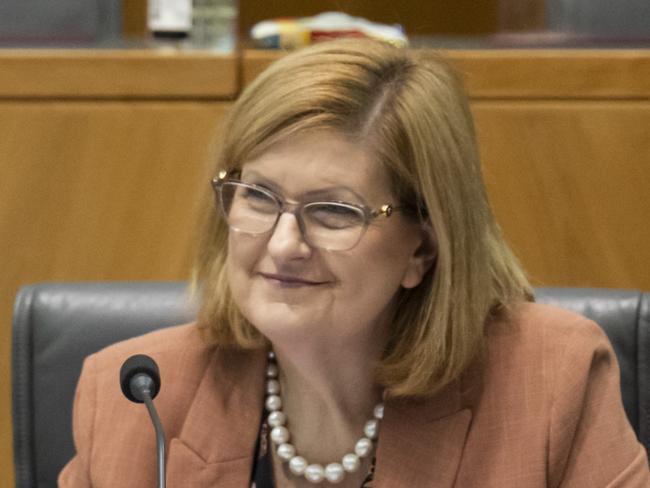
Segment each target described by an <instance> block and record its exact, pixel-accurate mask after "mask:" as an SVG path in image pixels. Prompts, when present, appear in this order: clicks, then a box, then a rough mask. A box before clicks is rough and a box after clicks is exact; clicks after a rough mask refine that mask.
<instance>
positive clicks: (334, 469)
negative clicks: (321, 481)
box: [325, 463, 345, 483]
mask: <svg viewBox="0 0 650 488" xmlns="http://www.w3.org/2000/svg"><path fill="white" fill-rule="evenodd" d="M343 476H345V471H343V466H341V465H340V464H339V463H330V464H328V465H327V466H325V479H326V480H327V481H329V482H330V483H340V482H341V481H343Z"/></svg>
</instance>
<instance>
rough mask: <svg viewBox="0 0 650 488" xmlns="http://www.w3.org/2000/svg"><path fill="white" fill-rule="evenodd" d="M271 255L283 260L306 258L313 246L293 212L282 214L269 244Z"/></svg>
mask: <svg viewBox="0 0 650 488" xmlns="http://www.w3.org/2000/svg"><path fill="white" fill-rule="evenodd" d="M267 249H268V251H269V254H270V255H271V257H273V258H276V259H283V260H292V259H305V258H308V257H309V256H310V255H311V247H310V246H309V244H307V242H305V238H304V237H303V235H302V232H301V230H300V224H299V223H298V219H297V218H296V216H295V215H294V214H292V213H283V214H280V218H279V219H278V221H277V223H276V224H275V228H274V229H273V233H272V234H271V237H270V239H269V242H268V244H267Z"/></svg>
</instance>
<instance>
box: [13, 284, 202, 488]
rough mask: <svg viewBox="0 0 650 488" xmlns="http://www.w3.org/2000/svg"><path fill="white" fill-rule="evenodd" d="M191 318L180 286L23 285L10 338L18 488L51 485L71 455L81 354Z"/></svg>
mask: <svg viewBox="0 0 650 488" xmlns="http://www.w3.org/2000/svg"><path fill="white" fill-rule="evenodd" d="M193 315H194V313H193V312H192V307H191V305H189V300H188V299H187V292H186V284H184V283H171V282H168V283H161V282H138V283H135V282H124V283H120V282H115V283H70V284H65V283H62V284H40V285H32V286H26V287H24V288H22V289H21V290H20V292H19V293H18V296H17V297H16V302H15V306H14V318H13V337H12V381H13V386H12V391H13V427H14V461H15V476H16V487H17V488H28V487H29V488H31V487H35V486H38V487H39V488H49V487H56V478H57V476H58V473H59V472H60V471H61V469H62V468H63V466H64V465H65V464H66V463H67V462H68V460H70V459H71V458H72V456H73V455H74V452H75V451H74V444H73V440H72V399H73V398H74V391H75V387H76V383H77V381H78V379H79V374H80V372H81V365H82V362H83V360H84V358H85V357H86V356H88V355H90V354H92V353H93V352H96V351H99V350H100V349H102V348H104V347H106V346H108V345H110V344H112V343H114V342H118V341H121V340H124V339H128V338H130V337H135V336H138V335H142V334H145V333H147V332H149V331H152V330H155V329H158V328H162V327H167V326H171V325H175V324H180V323H182V322H186V321H188V320H191V318H192V317H193ZM116 375H117V373H116ZM116 381H117V376H116Z"/></svg>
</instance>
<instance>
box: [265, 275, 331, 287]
mask: <svg viewBox="0 0 650 488" xmlns="http://www.w3.org/2000/svg"><path fill="white" fill-rule="evenodd" d="M259 275H260V276H262V277H263V278H264V279H266V280H268V281H270V282H271V283H276V284H278V285H281V286H287V287H290V286H318V285H324V284H325V283H327V282H326V281H314V280H308V279H305V278H300V277H298V276H290V275H281V274H275V273H259Z"/></svg>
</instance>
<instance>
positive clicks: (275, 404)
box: [265, 395, 282, 412]
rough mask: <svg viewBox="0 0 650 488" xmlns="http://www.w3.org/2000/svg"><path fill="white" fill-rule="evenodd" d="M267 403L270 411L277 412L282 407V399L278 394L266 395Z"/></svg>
mask: <svg viewBox="0 0 650 488" xmlns="http://www.w3.org/2000/svg"><path fill="white" fill-rule="evenodd" d="M265 405H266V409H267V410H268V411H269V412H275V411H276V410H280V409H281V408H282V399H281V398H280V397H279V396H278V395H269V396H268V397H266V402H265Z"/></svg>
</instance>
